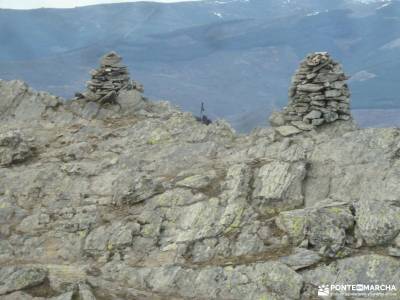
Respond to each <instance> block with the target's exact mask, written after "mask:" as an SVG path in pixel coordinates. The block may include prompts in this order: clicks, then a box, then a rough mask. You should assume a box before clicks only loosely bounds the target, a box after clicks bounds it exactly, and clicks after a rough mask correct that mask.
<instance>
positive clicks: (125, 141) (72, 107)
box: [0, 54, 400, 300]
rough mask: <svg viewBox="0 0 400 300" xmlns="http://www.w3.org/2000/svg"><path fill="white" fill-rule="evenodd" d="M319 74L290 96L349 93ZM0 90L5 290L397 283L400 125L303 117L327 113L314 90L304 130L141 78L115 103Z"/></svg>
mask: <svg viewBox="0 0 400 300" xmlns="http://www.w3.org/2000/svg"><path fill="white" fill-rule="evenodd" d="M320 57H321V59H322V60H326V57H327V56H326V55H325V54H324V55H321V56H320ZM117 61H118V60H111V62H110V64H114V63H119V62H117ZM326 62H329V63H328V65H329V66H331V65H332V66H333V67H334V68H337V65H334V64H332V62H331V61H330V60H326ZM321 63H322V65H324V62H318V61H317V62H316V65H321ZM328 65H327V66H328ZM105 67H107V66H105ZM310 68H315V66H308V67H307V70H304V74H302V75H301V76H306V77H307V75H308V73H307V72H308V69H310ZM313 70H314V71H313V72H312V73H311V74H314V75H312V76H314V77H315V78H314V82H315V79H316V78H317V77H319V78H320V80H321V82H328V83H330V84H331V82H339V81H331V80H330V79H329V80H328V81H324V80H325V79H324V78H326V77H324V76H327V75H326V74H325V73H321V72H322V71H321V72H318V70H315V69H313ZM321 70H323V68H322V69H321ZM107 72H108V71H107ZM335 72H336V73H337V75H335V78H336V77H337V80H340V81H343V80H344V77H342V75H340V74H341V73H340V71H335ZM306 73H307V74H306ZM321 74H325V75H321ZM296 76H297V75H296ZM310 76H311V75H310ZM310 76H309V77H310ZM312 76H311V77H312ZM329 76H330V75H329ZM339 77H340V78H339ZM302 78H303V77H302ZM301 80H302V79H301ZM310 80H311V79H310ZM310 84H313V85H312V86H310ZM314 84H316V83H306V84H303V83H301V84H300V83H299V84H297V85H296V91H298V92H296V93H295V94H293V102H292V103H293V104H290V105H289V106H288V107H294V108H298V107H300V106H298V103H300V102H301V101H300V99H302V98H304V97H316V98H318V99H319V100H317V99H314V100H312V101H319V102H323V104H324V106H323V107H324V109H326V110H328V109H329V108H328V107H331V106H332V105H329V103H330V102H332V103H333V101H336V100H332V101H331V100H329V101H327V100H326V98H323V99H322V97H321V96H323V97H327V95H326V94H330V93H333V92H332V91H341V92H340V93H341V94H343V95H341V96H338V97H347V95H346V91H347V89H346V87H345V85H344V83H343V84H340V85H341V87H340V88H339V89H336V88H333V89H328V87H325V84H324V89H325V90H324V92H323V93H322V89H321V88H320V85H319V84H318V85H317V86H314ZM335 93H336V92H335ZM327 98H329V99H331V97H327ZM0 99H1V101H0V120H1V129H0V298H1V299H2V300H17V299H18V300H32V299H35V300H38V299H53V300H55V299H57V300H76V299H79V300H93V299H99V300H105V299H149V300H150V299H151V300H153V299H168V300H170V299H172V300H173V299H176V300H177V299H221V300H224V299H226V300H228V299H229V300H232V299H238V300H242V299H249V300H253V299H254V300H261V299H276V300H278V299H280V300H288V299H303V300H308V299H318V297H317V290H318V287H319V286H321V285H326V284H328V285H330V284H337V285H344V284H365V285H374V286H375V285H394V286H395V287H396V288H397V290H391V291H390V292H388V291H386V292H385V299H399V297H400V292H399V289H400V272H399V270H400V259H399V257H400V236H399V232H400V196H399V195H400V184H399V182H400V181H399V179H400V130H399V129H396V128H380V129H377V128H376V129H359V128H357V126H356V125H354V123H353V122H352V121H351V120H347V121H346V120H343V118H337V120H335V121H333V122H329V120H328V119H326V118H325V117H324V116H323V117H322V118H321V117H320V116H318V117H315V118H308V117H307V118H305V116H306V115H308V114H309V113H311V112H312V111H319V112H321V114H329V113H331V112H333V110H329V112H325V111H324V110H322V109H316V106H315V105H314V104H311V105H309V107H307V109H305V110H304V111H302V112H301V113H300V114H301V115H300V116H302V117H303V119H302V120H299V121H301V122H305V121H304V118H305V119H307V120H311V122H307V125H313V123H314V125H313V127H312V128H311V129H310V130H307V131H303V130H301V131H300V132H297V134H293V135H288V136H285V135H283V134H281V133H280V132H279V130H277V127H275V128H261V129H256V130H254V131H253V132H252V133H251V134H249V135H238V134H236V133H235V132H234V131H233V130H232V128H231V127H230V126H229V124H227V123H226V122H224V121H216V122H213V123H212V124H210V125H208V126H206V125H204V124H202V123H201V122H198V121H197V120H196V119H195V118H194V117H193V116H192V115H191V114H190V113H185V112H182V111H180V110H179V109H177V108H175V107H172V106H171V105H170V104H169V103H168V102H152V101H149V100H147V99H146V98H144V97H143V96H142V94H141V92H140V91H139V90H137V89H121V90H119V91H118V94H117V95H116V101H117V102H118V103H119V104H120V106H121V109H119V108H117V109H116V105H114V104H110V105H100V104H99V103H98V102H96V101H87V100H86V99H84V98H82V99H74V100H70V101H65V100H63V99H61V98H59V97H55V96H52V95H50V94H48V93H44V92H36V91H34V90H32V89H31V88H29V87H28V86H27V85H26V84H25V83H23V82H20V81H9V82H6V81H0ZM332 99H338V98H336V96H335V97H333V98H332ZM298 100H299V101H298ZM319 102H318V103H319ZM326 102H327V104H326ZM338 103H339V102H338ZM340 103H346V101H343V102H340ZM321 104H322V103H321ZM317 106H318V105H317ZM318 107H319V106H318ZM321 107H322V106H321ZM335 109H337V108H335ZM287 111H288V112H289V109H288V110H287ZM335 112H336V113H337V114H338V115H339V110H336V111H335ZM313 114H314V113H313ZM315 114H317V113H315ZM288 115H292V114H284V117H286V116H288ZM303 115H304V116H303ZM344 115H346V114H345V113H344ZM284 120H285V122H286V119H284ZM314 120H324V122H321V124H318V125H317V124H316V123H319V122H320V121H317V122H316V121H314ZM287 121H289V120H287ZM290 122H295V121H294V120H291V121H290ZM305 123H306V122H305ZM281 126H291V127H294V128H297V129H299V128H298V127H295V126H294V125H293V124H290V125H284V124H281ZM289 129H291V130H293V129H292V128H289ZM343 297H344V296H343ZM343 297H342V298H337V299H345V298H343ZM361 298H362V296H361V295H360V297H357V296H355V297H354V299H361Z"/></svg>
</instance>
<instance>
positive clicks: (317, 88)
mask: <svg viewBox="0 0 400 300" xmlns="http://www.w3.org/2000/svg"><path fill="white" fill-rule="evenodd" d="M347 79H348V77H347V76H346V75H345V74H344V72H343V69H342V66H341V65H340V64H339V63H337V62H335V61H333V60H332V59H331V57H330V56H329V54H328V53H326V52H315V53H312V54H309V55H308V56H307V57H306V59H305V60H303V61H302V62H301V64H300V67H299V69H298V70H297V71H296V73H295V75H294V76H293V78H292V86H291V87H290V89H289V103H288V106H287V107H285V108H284V110H283V112H281V113H274V114H273V115H272V116H271V118H270V122H271V125H272V126H286V127H287V128H286V130H285V131H290V132H296V131H305V130H311V129H313V128H314V127H316V126H320V125H322V124H327V123H332V122H335V121H337V120H350V119H351V113H350V91H349V88H348V85H347V83H346V80H347ZM288 126H291V127H292V126H294V127H295V128H288Z"/></svg>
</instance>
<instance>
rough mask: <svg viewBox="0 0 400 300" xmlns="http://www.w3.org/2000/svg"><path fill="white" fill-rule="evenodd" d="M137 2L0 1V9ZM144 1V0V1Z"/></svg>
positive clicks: (76, 0)
mask: <svg viewBox="0 0 400 300" xmlns="http://www.w3.org/2000/svg"><path fill="white" fill-rule="evenodd" d="M136 1H138V0H130V1H129V0H0V8H14V9H31V8H40V7H52V8H55V7H63V8H64V7H75V6H83V5H92V4H100V3H119V2H136ZM145 1H146V0H145ZM182 1H190V0H156V2H182Z"/></svg>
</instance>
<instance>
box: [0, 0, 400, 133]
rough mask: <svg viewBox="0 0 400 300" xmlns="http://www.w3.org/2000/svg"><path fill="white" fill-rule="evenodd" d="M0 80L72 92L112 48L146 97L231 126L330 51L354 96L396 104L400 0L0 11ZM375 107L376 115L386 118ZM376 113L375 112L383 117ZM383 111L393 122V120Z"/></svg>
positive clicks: (384, 106) (276, 102) (363, 104)
mask: <svg viewBox="0 0 400 300" xmlns="http://www.w3.org/2000/svg"><path fill="white" fill-rule="evenodd" d="M0 28H1V29H0V45H1V47H0V78H2V79H15V78H19V79H23V80H25V81H27V82H28V83H29V84H31V85H32V86H33V87H34V88H36V89H41V90H48V91H51V92H52V93H55V94H58V95H61V96H63V97H66V98H68V97H71V96H72V95H73V93H74V92H75V91H81V90H83V89H84V84H85V81H86V80H88V79H89V75H88V72H89V70H90V69H92V68H94V67H96V66H97V63H98V59H99V58H100V56H101V55H102V54H104V53H105V52H106V51H109V50H116V51H118V52H119V53H120V54H121V55H122V56H123V57H124V62H125V63H126V64H127V65H128V66H129V69H130V71H131V74H132V78H134V79H135V80H138V81H140V82H142V83H143V84H144V86H145V90H146V94H147V95H148V96H149V97H151V98H159V99H160V98H161V99H168V100H171V101H172V102H173V103H175V104H177V105H179V106H181V107H182V108H183V109H185V110H190V111H193V112H195V113H196V112H197V111H198V110H199V109H200V103H201V102H205V105H206V109H207V113H208V115H209V116H211V117H212V118H218V117H223V118H226V119H228V120H230V121H231V122H232V123H233V125H234V126H235V127H236V128H237V129H239V130H240V131H247V130H249V129H251V128H253V127H254V126H256V125H259V124H263V123H265V120H266V117H267V115H268V114H269V113H270V111H272V110H275V109H280V108H281V107H282V106H284V105H285V104H286V103H287V89H288V87H289V83H290V77H291V75H292V74H293V72H294V71H295V69H296V67H297V65H298V63H299V60H301V59H302V58H303V57H304V56H305V55H306V54H307V53H309V52H312V51H328V52H330V53H331V54H332V56H333V57H334V58H335V59H337V60H339V61H341V62H342V63H343V65H344V69H345V70H346V71H347V73H348V74H350V75H352V76H353V77H352V79H351V80H350V84H351V90H352V93H353V97H352V100H353V101H352V104H353V108H354V109H355V110H357V111H358V112H357V115H362V117H360V118H362V119H363V121H362V123H363V124H364V125H377V124H379V125H381V124H382V123H384V120H382V119H379V120H377V119H376V118H377V116H378V115H379V116H381V115H382V114H379V113H375V114H371V113H370V112H371V110H379V112H382V111H384V110H388V109H390V110H392V111H394V109H400V99H399V96H398V85H399V83H398V81H400V2H399V1H394V0H393V1H356V0H335V1H332V0H236V1H235V0H231V1H229V0H225V1H224V0H221V1H198V2H197V1H196V2H182V3H173V4H162V3H151V2H136V3H124V4H109V5H96V6H88V7H81V8H75V9H36V10H26V11H21V10H7V9H2V10H0ZM383 115H384V114H383ZM380 118H384V117H380ZM399 120H400V116H399V118H398V119H396V118H394V121H393V114H392V115H391V119H390V123H393V122H400V121H399Z"/></svg>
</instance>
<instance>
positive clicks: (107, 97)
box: [75, 52, 144, 104]
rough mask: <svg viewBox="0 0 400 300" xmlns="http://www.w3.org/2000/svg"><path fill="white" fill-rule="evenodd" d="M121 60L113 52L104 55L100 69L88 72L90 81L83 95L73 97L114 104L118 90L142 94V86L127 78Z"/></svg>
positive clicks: (127, 75) (126, 69)
mask: <svg viewBox="0 0 400 300" xmlns="http://www.w3.org/2000/svg"><path fill="white" fill-rule="evenodd" d="M121 61H122V58H121V57H120V56H119V55H118V54H117V53H115V52H109V53H107V54H106V55H104V56H103V57H102V59H101V61H100V68H98V69H96V70H92V71H90V75H91V80H90V81H88V82H87V85H86V86H87V90H86V91H85V92H84V93H82V94H81V93H76V94H75V96H76V97H77V98H78V99H79V98H84V99H86V100H88V101H94V102H98V103H99V104H105V103H111V104H116V103H117V102H116V98H117V96H118V94H119V91H120V90H123V89H125V90H133V89H135V90H138V91H139V92H141V93H142V92H143V91H144V90H143V86H142V85H141V84H140V83H138V82H136V81H133V80H130V78H129V72H128V68H127V67H126V66H124V65H123V64H121Z"/></svg>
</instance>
